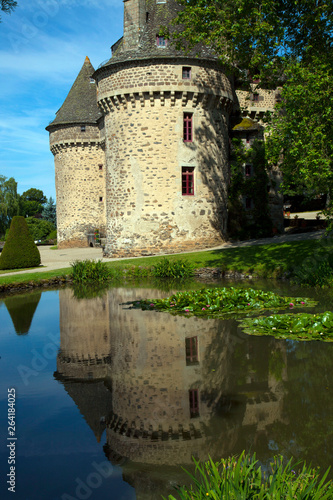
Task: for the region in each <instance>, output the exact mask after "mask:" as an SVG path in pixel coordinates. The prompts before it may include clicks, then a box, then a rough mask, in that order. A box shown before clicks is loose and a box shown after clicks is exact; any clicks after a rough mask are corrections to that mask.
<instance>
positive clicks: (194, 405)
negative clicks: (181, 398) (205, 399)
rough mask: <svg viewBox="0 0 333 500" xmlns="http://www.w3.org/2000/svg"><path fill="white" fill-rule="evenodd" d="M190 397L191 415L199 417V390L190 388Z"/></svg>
mask: <svg viewBox="0 0 333 500" xmlns="http://www.w3.org/2000/svg"><path fill="white" fill-rule="evenodd" d="M189 399H190V417H191V418H195V417H199V390H198V389H190V390H189Z"/></svg>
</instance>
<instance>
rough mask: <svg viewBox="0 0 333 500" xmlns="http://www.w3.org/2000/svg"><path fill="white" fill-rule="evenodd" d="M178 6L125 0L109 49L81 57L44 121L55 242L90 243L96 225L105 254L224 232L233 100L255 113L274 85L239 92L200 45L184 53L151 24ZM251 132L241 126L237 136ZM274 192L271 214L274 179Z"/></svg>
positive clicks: (146, 250)
mask: <svg viewBox="0 0 333 500" xmlns="http://www.w3.org/2000/svg"><path fill="white" fill-rule="evenodd" d="M178 8H179V6H178V5H177V2H176V1H175V0H124V35H123V37H122V38H121V39H120V40H119V41H118V42H116V43H115V44H114V45H113V46H112V57H111V59H110V60H109V61H107V62H106V63H103V64H102V65H101V66H100V67H99V68H98V69H97V70H96V71H95V70H94V68H93V66H92V65H91V63H90V61H89V59H88V57H87V58H86V60H85V62H84V64H83V66H82V68H81V71H80V73H79V74H78V76H77V78H76V80H75V82H74V84H73V86H72V88H71V90H70V92H69V94H68V96H67V98H66V100H65V101H64V103H63V105H62V106H61V108H60V109H59V111H58V112H57V114H56V118H55V119H54V120H53V121H52V122H51V123H50V124H49V125H48V126H47V127H46V129H47V130H48V131H49V133H50V149H51V151H52V153H53V155H54V161H55V177H56V192H57V229H58V246H59V248H64V247H71V246H87V245H88V244H89V239H88V236H89V235H93V234H94V233H95V234H96V233H98V235H99V236H101V235H102V236H105V247H104V253H105V255H107V256H111V257H126V256H138V255H150V254H153V253H154V254H158V253H175V252H180V251H187V250H195V249H203V248H208V247H214V246H218V245H220V244H221V243H222V242H223V241H225V239H226V227H227V217H228V213H227V196H228V183H229V163H228V158H229V136H230V117H231V115H232V113H233V112H234V111H235V109H238V110H239V109H240V105H241V106H244V105H246V106H247V108H248V112H247V113H248V114H249V116H252V117H256V116H257V115H258V113H259V112H264V111H266V110H267V109H273V108H274V103H275V98H276V95H275V93H274V92H273V91H267V92H262V93H261V95H259V94H253V96H252V99H250V101H249V100H247V98H246V97H248V96H247V94H248V93H246V92H244V91H239V92H237V93H236V92H235V90H234V87H233V82H232V78H231V77H230V75H227V74H225V72H224V70H223V68H222V66H221V65H220V64H219V62H218V60H217V58H216V57H215V56H214V55H213V54H212V53H211V52H210V51H209V50H208V49H207V48H205V47H202V48H201V51H200V55H199V56H198V55H197V53H196V52H193V53H190V54H188V55H184V53H183V52H179V51H176V49H175V47H174V46H173V45H172V44H171V43H170V40H168V39H166V38H164V37H163V36H159V31H160V26H161V25H163V24H167V23H168V22H169V21H170V20H171V19H172V18H173V17H174V16H175V13H176V11H177V9H178ZM250 98H251V96H250ZM249 102H250V107H249ZM256 134H257V130H256V127H253V128H252V129H251V128H249V129H247V131H246V134H245V135H244V141H247V142H249V141H250V140H251V138H252V137H253V136H254V135H256ZM272 199H274V200H275V201H274V202H273V203H272V204H271V205H272V207H274V206H275V212H276V215H277V219H279V214H280V213H281V215H282V210H281V200H280V199H279V198H278V195H277V190H275V191H274V192H273V193H272ZM276 200H277V201H276ZM276 207H277V208H276ZM279 224H280V226H281V220H280V221H278V222H277V223H276V225H279ZM279 229H280V228H279Z"/></svg>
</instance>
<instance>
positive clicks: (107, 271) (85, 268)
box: [71, 260, 119, 283]
mask: <svg viewBox="0 0 333 500" xmlns="http://www.w3.org/2000/svg"><path fill="white" fill-rule="evenodd" d="M71 266H72V272H71V277H72V279H73V281H74V283H86V282H99V283H103V282H107V281H111V280H115V279H118V278H119V270H118V269H116V268H110V267H108V265H107V264H106V262H102V261H101V260H76V261H75V262H72V263H71Z"/></svg>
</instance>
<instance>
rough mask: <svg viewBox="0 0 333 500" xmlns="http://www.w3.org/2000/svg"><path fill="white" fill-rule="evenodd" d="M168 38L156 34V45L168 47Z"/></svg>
mask: <svg viewBox="0 0 333 500" xmlns="http://www.w3.org/2000/svg"><path fill="white" fill-rule="evenodd" d="M167 43H168V40H167V39H166V38H165V37H164V36H160V35H157V36H156V45H157V47H162V48H163V47H166V46H167Z"/></svg>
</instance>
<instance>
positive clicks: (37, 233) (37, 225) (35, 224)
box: [25, 217, 55, 241]
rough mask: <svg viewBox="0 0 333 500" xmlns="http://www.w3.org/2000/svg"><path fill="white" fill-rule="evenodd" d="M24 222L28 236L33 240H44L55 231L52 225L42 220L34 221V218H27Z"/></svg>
mask: <svg viewBox="0 0 333 500" xmlns="http://www.w3.org/2000/svg"><path fill="white" fill-rule="evenodd" d="M25 220H26V222H27V224H28V227H29V231H30V234H31V235H32V237H33V239H34V240H35V241H36V240H41V241H42V240H46V239H47V238H48V236H49V234H50V233H51V232H52V231H54V230H55V228H54V224H52V222H49V221H47V220H44V219H36V218H35V217H27V218H26V219H25Z"/></svg>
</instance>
